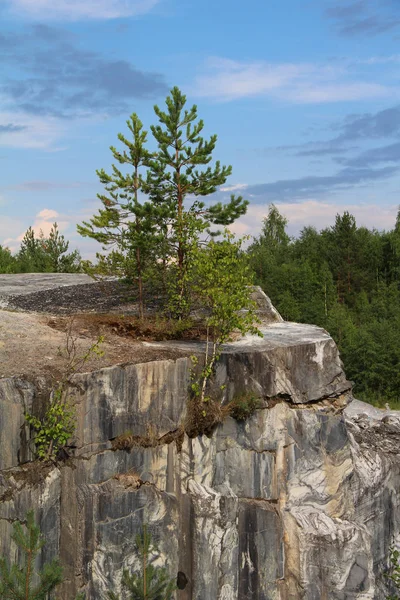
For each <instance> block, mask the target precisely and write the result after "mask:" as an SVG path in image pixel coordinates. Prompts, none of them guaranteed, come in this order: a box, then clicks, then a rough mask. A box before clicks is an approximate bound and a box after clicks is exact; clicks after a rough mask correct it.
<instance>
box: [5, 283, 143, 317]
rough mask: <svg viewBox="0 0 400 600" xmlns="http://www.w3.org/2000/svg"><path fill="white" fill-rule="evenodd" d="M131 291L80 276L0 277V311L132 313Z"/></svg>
mask: <svg viewBox="0 0 400 600" xmlns="http://www.w3.org/2000/svg"><path fill="white" fill-rule="evenodd" d="M133 296H134V291H133V290H132V288H131V287H130V286H128V285H126V284H123V283H121V282H119V281H116V280H103V281H95V280H93V279H92V278H91V277H89V276H88V275H84V274H81V273H22V274H18V275H0V309H1V308H6V309H9V310H18V311H22V312H39V313H43V312H45V313H51V314H61V315H66V314H73V313H76V312H103V313H104V312H112V311H118V310H120V309H123V311H124V312H125V313H127V314H128V313H130V314H132V313H136V312H137V304H136V298H134V297H133Z"/></svg>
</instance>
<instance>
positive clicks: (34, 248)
mask: <svg viewBox="0 0 400 600" xmlns="http://www.w3.org/2000/svg"><path fill="white" fill-rule="evenodd" d="M68 248H69V242H68V241H67V240H66V239H65V237H64V236H63V235H62V234H60V232H59V230H58V225H57V223H54V224H53V226H52V228H51V230H50V233H49V237H48V238H46V237H45V236H44V234H43V231H40V233H39V236H38V237H36V235H35V232H34V230H33V229H32V227H29V229H28V230H27V231H26V233H25V235H24V237H23V239H22V242H21V248H20V251H19V253H18V256H17V261H18V263H19V271H22V272H24V273H34V272H36V273H76V272H77V271H79V270H80V261H81V257H80V254H79V252H78V250H74V251H73V252H70V253H69V254H67V251H68Z"/></svg>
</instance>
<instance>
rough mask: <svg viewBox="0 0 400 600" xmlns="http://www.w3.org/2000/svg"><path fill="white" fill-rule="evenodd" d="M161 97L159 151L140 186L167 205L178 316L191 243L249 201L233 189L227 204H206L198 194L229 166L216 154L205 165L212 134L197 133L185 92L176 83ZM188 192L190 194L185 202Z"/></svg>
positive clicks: (156, 132) (198, 122)
mask: <svg viewBox="0 0 400 600" xmlns="http://www.w3.org/2000/svg"><path fill="white" fill-rule="evenodd" d="M165 103H166V110H165V111H163V110H161V109H160V108H159V107H158V106H155V107H154V112H155V113H156V116H157V117H158V120H159V124H158V125H154V126H152V127H151V132H152V134H153V136H154V138H155V140H156V142H157V144H158V152H157V153H156V154H155V157H154V158H153V159H152V160H151V161H150V163H149V165H150V169H149V171H148V177H147V181H146V184H145V186H144V189H145V191H146V192H147V193H148V194H149V197H150V198H151V199H152V200H153V202H155V203H156V204H160V203H162V204H164V205H166V206H167V207H168V212H169V214H170V221H169V227H168V231H169V242H170V244H171V247H172V249H173V252H172V256H173V259H174V260H175V261H176V265H177V276H176V278H175V281H176V300H177V313H178V315H179V316H182V314H183V313H184V312H185V311H186V312H187V309H188V306H187V285H188V281H189V273H188V271H189V269H190V261H191V249H192V248H193V247H194V246H196V245H197V243H198V237H199V236H200V235H201V233H202V232H203V231H205V230H207V229H208V228H209V227H210V225H212V224H219V225H229V224H231V223H233V221H235V220H236V219H237V218H238V217H240V216H241V215H243V214H245V212H246V210H247V205H248V202H247V201H246V200H243V198H242V197H241V196H238V197H235V196H234V195H232V196H231V199H230V202H228V203H227V204H222V203H217V204H214V205H210V206H206V204H205V202H203V201H201V200H199V199H198V197H204V196H208V195H209V194H213V193H214V192H216V191H217V189H218V187H219V186H221V185H223V184H224V183H225V182H226V180H227V178H228V177H229V175H230V174H231V172H232V167H231V166H222V165H221V163H220V162H219V161H218V160H217V161H216V162H215V163H214V164H213V166H211V165H210V163H211V161H212V158H213V152H214V149H215V146H216V142H217V136H216V135H212V136H211V137H210V138H209V139H208V140H206V139H204V138H203V137H202V136H201V133H202V131H203V128H204V122H203V120H202V119H198V114H197V106H196V105H193V106H192V107H191V108H189V109H186V108H185V106H186V96H185V95H184V94H183V93H182V92H181V91H180V89H179V88H178V87H174V88H173V89H172V90H171V93H170V95H169V96H168V97H167V98H166V101H165ZM202 167H203V168H202ZM189 197H190V198H192V197H194V198H195V200H194V201H192V200H191V201H190V203H189V204H188V199H189Z"/></svg>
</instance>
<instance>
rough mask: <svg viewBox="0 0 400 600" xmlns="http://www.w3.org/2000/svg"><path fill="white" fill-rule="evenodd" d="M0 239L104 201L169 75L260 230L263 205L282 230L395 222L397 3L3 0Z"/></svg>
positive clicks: (67, 228)
mask: <svg viewBox="0 0 400 600" xmlns="http://www.w3.org/2000/svg"><path fill="white" fill-rule="evenodd" d="M0 23H1V26H0V57H1V60H0V71H1V77H0V171H1V174H2V177H1V181H0V243H2V244H7V245H8V246H9V247H10V248H12V249H17V248H18V245H19V240H20V239H21V236H22V235H23V232H24V231H25V230H26V229H27V227H28V226H29V225H33V226H34V227H35V229H36V230H37V231H39V229H43V231H44V232H45V233H47V232H48V230H49V228H50V226H51V223H52V222H53V221H55V220H56V221H57V222H58V223H59V225H60V228H61V229H62V231H63V232H64V233H65V235H66V237H67V238H68V239H70V240H71V245H72V246H73V247H80V249H81V250H82V252H83V254H84V255H87V256H90V255H91V254H92V253H93V251H95V250H96V249H97V244H96V242H92V241H88V240H83V239H81V238H79V236H78V235H77V234H76V223H78V222H81V221H82V220H83V219H87V218H89V217H90V216H91V215H92V214H93V213H94V212H96V210H97V208H98V207H99V206H100V201H99V200H97V199H96V194H97V193H98V192H100V191H101V188H100V186H99V184H98V181H97V176H96V173H95V170H96V169H98V168H105V169H106V170H108V169H109V168H110V166H111V163H112V156H111V153H110V150H109V146H110V145H111V144H114V145H115V144H116V143H117V133H118V132H119V131H121V132H125V131H126V126H125V121H126V119H127V118H128V116H129V115H130V114H131V113H132V112H136V113H138V115H139V117H140V118H141V119H142V121H143V122H144V125H145V127H147V128H148V127H149V125H150V124H151V123H153V122H154V114H153V105H154V104H159V105H162V104H163V102H164V99H165V97H166V95H167V93H168V91H169V89H170V88H171V87H172V86H174V85H178V86H179V87H180V88H181V89H182V90H183V91H184V92H185V93H186V95H187V97H188V103H189V104H192V103H196V104H197V105H198V109H199V115H200V116H201V117H202V118H203V119H204V121H205V124H206V127H205V130H206V133H207V134H211V133H217V134H218V144H217V148H216V152H215V158H219V159H220V160H221V162H223V163H224V164H231V165H232V166H233V174H232V176H231V178H230V180H229V181H228V182H227V184H226V185H225V186H224V187H223V188H222V189H221V190H220V191H219V192H218V194H217V195H218V199H220V198H224V197H229V195H230V193H231V191H237V192H238V193H241V194H242V195H243V196H244V197H245V198H247V199H249V200H250V208H249V211H248V214H247V215H246V216H245V217H243V218H242V219H241V221H240V222H239V223H237V224H236V226H235V229H236V231H237V232H239V233H250V234H253V235H256V234H257V233H258V232H259V230H260V226H261V222H262V218H263V216H265V215H266V213H267V210H268V204H269V203H271V202H274V203H275V204H276V205H277V206H278V208H279V210H280V211H281V212H282V213H283V214H284V215H285V216H286V217H287V218H288V219H289V222H290V227H289V233H291V234H292V235H296V234H297V233H298V232H299V231H300V229H301V228H302V227H303V226H304V225H308V224H314V225H315V226H317V227H318V228H320V227H325V226H327V225H330V224H332V223H333V221H334V217H335V214H336V213H337V212H341V211H343V210H350V211H351V212H352V213H353V214H354V215H355V216H356V218H357V221H358V223H359V224H360V225H361V224H362V225H367V226H369V227H377V228H379V229H384V228H386V229H389V228H391V227H393V225H394V221H395V217H396V213H397V208H398V205H399V204H400V200H399V191H400V165H399V159H400V68H399V67H400V53H399V52H398V48H399V39H400V3H399V2H398V0H339V1H336V2H331V1H330V0H249V1H248V2H243V1H242V0H240V1H239V0H229V1H228V0H218V1H216V0H202V1H201V2H194V1H193V0H57V1H55V0H0Z"/></svg>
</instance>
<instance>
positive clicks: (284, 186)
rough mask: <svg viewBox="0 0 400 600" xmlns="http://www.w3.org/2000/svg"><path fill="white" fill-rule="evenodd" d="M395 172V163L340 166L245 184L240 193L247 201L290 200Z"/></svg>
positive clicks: (331, 191)
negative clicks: (331, 171)
mask: <svg viewBox="0 0 400 600" xmlns="http://www.w3.org/2000/svg"><path fill="white" fill-rule="evenodd" d="M398 172H399V167H398V166H387V167H383V168H380V169H370V168H364V169H361V168H350V167H349V168H344V169H341V170H339V171H338V172H336V173H334V174H333V175H319V176H317V175H308V176H305V177H300V178H297V179H281V180H278V181H273V182H271V183H259V184H255V185H248V186H247V187H246V188H245V189H243V195H244V196H245V197H246V195H247V196H248V197H249V198H250V199H251V202H253V203H256V204H260V203H263V204H264V203H267V204H268V203H270V202H291V201H295V200H301V199H304V198H312V197H315V196H327V195H330V194H332V193H334V192H338V191H340V190H344V189H349V188H353V187H355V186H362V185H365V184H369V183H372V182H374V181H382V180H385V179H389V178H390V177H393V176H394V175H396V174H397V173H398Z"/></svg>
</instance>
